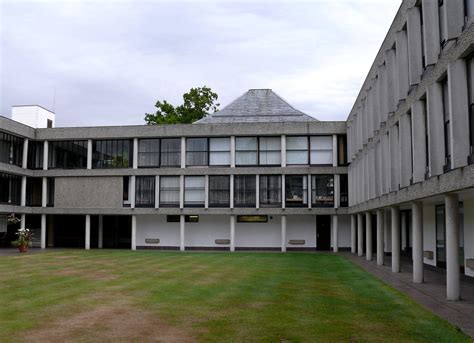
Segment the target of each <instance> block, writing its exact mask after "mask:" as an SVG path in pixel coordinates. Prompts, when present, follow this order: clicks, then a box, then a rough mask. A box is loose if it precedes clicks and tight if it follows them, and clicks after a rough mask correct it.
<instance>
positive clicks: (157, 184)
mask: <svg viewBox="0 0 474 343" xmlns="http://www.w3.org/2000/svg"><path fill="white" fill-rule="evenodd" d="M208 188H209V187H208ZM155 208H160V175H156V176H155Z"/></svg>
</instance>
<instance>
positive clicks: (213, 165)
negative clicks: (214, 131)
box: [208, 137, 232, 167]
mask: <svg viewBox="0 0 474 343" xmlns="http://www.w3.org/2000/svg"><path fill="white" fill-rule="evenodd" d="M213 139H227V140H228V141H229V150H211V146H212V144H211V140H213ZM208 151H209V155H208V165H209V167H229V166H230V165H231V163H232V161H231V144H230V137H209V138H208ZM225 152H226V153H227V154H228V156H229V163H228V164H211V155H212V153H225Z"/></svg>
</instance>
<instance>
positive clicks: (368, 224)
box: [365, 212, 372, 261]
mask: <svg viewBox="0 0 474 343" xmlns="http://www.w3.org/2000/svg"><path fill="white" fill-rule="evenodd" d="M365 259H366V260H367V261H372V214H371V213H370V212H366V213H365Z"/></svg>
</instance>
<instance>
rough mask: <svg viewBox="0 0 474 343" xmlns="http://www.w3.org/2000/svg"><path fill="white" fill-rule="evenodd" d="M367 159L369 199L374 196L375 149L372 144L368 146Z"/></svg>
mask: <svg viewBox="0 0 474 343" xmlns="http://www.w3.org/2000/svg"><path fill="white" fill-rule="evenodd" d="M368 161H369V168H368V171H369V175H368V176H369V180H368V181H369V199H373V198H375V150H374V146H373V145H372V146H370V147H369V148H368Z"/></svg>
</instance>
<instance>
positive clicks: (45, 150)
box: [43, 141, 48, 170]
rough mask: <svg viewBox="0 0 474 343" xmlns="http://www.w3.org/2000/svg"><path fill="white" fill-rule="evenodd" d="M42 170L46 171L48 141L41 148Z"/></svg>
mask: <svg viewBox="0 0 474 343" xmlns="http://www.w3.org/2000/svg"><path fill="white" fill-rule="evenodd" d="M43 170H48V141H44V146H43Z"/></svg>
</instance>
